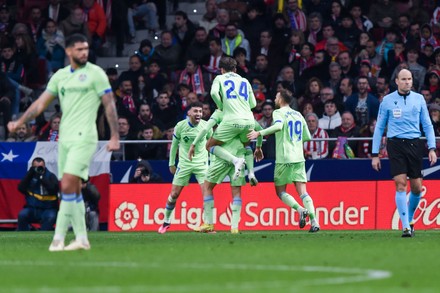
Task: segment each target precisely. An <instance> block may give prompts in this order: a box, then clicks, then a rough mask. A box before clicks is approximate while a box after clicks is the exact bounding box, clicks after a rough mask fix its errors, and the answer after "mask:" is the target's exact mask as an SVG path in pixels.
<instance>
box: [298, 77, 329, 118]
mask: <svg viewBox="0 0 440 293" xmlns="http://www.w3.org/2000/svg"><path fill="white" fill-rule="evenodd" d="M323 87H324V85H323V84H322V82H321V80H319V78H316V77H312V78H311V79H309V82H308V83H307V84H306V90H305V92H304V95H303V96H302V97H301V98H299V100H298V103H299V105H300V106H301V105H302V104H303V103H307V102H309V103H312V105H313V109H314V110H315V111H316V106H317V105H318V104H319V103H321V97H320V93H321V89H322V88H323ZM321 114H322V113H321Z"/></svg>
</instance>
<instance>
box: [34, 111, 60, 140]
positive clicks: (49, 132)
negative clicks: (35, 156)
mask: <svg viewBox="0 0 440 293" xmlns="http://www.w3.org/2000/svg"><path fill="white" fill-rule="evenodd" d="M60 122H61V113H55V114H53V115H52V116H51V117H50V120H49V122H47V123H46V125H45V126H43V128H42V129H41V130H40V134H39V136H38V140H39V141H58V137H59V131H60Z"/></svg>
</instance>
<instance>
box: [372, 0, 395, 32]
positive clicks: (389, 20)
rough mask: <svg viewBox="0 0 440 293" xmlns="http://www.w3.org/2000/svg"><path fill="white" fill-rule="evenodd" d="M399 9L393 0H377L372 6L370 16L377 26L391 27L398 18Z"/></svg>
mask: <svg viewBox="0 0 440 293" xmlns="http://www.w3.org/2000/svg"><path fill="white" fill-rule="evenodd" d="M397 16H398V11H397V8H396V6H395V4H394V2H393V1H391V0H377V3H373V4H372V5H371V7H370V13H369V15H368V18H369V19H370V20H371V21H372V22H373V24H374V26H375V27H377V26H378V27H380V28H389V27H391V26H392V25H393V23H394V21H395V20H397Z"/></svg>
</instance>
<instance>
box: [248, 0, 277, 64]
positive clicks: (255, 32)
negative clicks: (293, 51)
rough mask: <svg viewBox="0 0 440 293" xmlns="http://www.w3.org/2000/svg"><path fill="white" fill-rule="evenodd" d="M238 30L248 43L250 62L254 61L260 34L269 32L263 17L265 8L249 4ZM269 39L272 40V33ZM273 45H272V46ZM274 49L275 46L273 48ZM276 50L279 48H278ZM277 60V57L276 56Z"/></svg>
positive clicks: (258, 3) (257, 4)
mask: <svg viewBox="0 0 440 293" xmlns="http://www.w3.org/2000/svg"><path fill="white" fill-rule="evenodd" d="M240 29H241V30H242V31H243V34H244V35H245V36H246V39H247V40H248V41H249V46H250V48H251V52H252V56H251V60H255V55H256V54H257V53H258V51H259V50H258V47H259V46H260V40H261V39H260V36H261V32H263V31H264V30H268V31H269V23H268V21H267V18H266V15H265V6H264V4H263V3H261V2H257V3H249V6H248V9H247V12H246V13H245V14H243V21H242V23H241V25H240ZM269 33H270V38H271V39H272V32H271V31H269ZM272 45H274V44H272ZM273 47H274V49H276V48H275V46H273ZM278 48H281V47H280V46H278ZM277 57H278V58H279V56H277Z"/></svg>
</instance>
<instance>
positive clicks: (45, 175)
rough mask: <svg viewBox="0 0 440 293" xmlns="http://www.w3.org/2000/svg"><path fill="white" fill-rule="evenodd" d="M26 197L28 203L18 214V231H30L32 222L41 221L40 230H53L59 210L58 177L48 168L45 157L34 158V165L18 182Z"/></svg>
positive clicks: (19, 188)
mask: <svg viewBox="0 0 440 293" xmlns="http://www.w3.org/2000/svg"><path fill="white" fill-rule="evenodd" d="M18 190H19V191H20V192H21V193H23V194H24V195H25V197H26V205H25V206H24V208H23V209H22V210H21V211H20V213H19V214H18V228H17V230H18V231H29V230H30V224H32V223H39V224H40V225H41V227H40V230H42V231H50V230H53V225H54V224H55V222H56V219H57V212H58V191H59V184H58V179H57V177H56V176H55V174H53V173H52V172H50V171H49V170H48V169H47V168H46V163H45V162H44V159H43V158H40V157H37V158H35V159H33V160H32V166H31V168H30V169H29V171H28V172H27V173H26V176H25V177H24V178H23V179H22V180H21V181H20V183H19V184H18Z"/></svg>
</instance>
